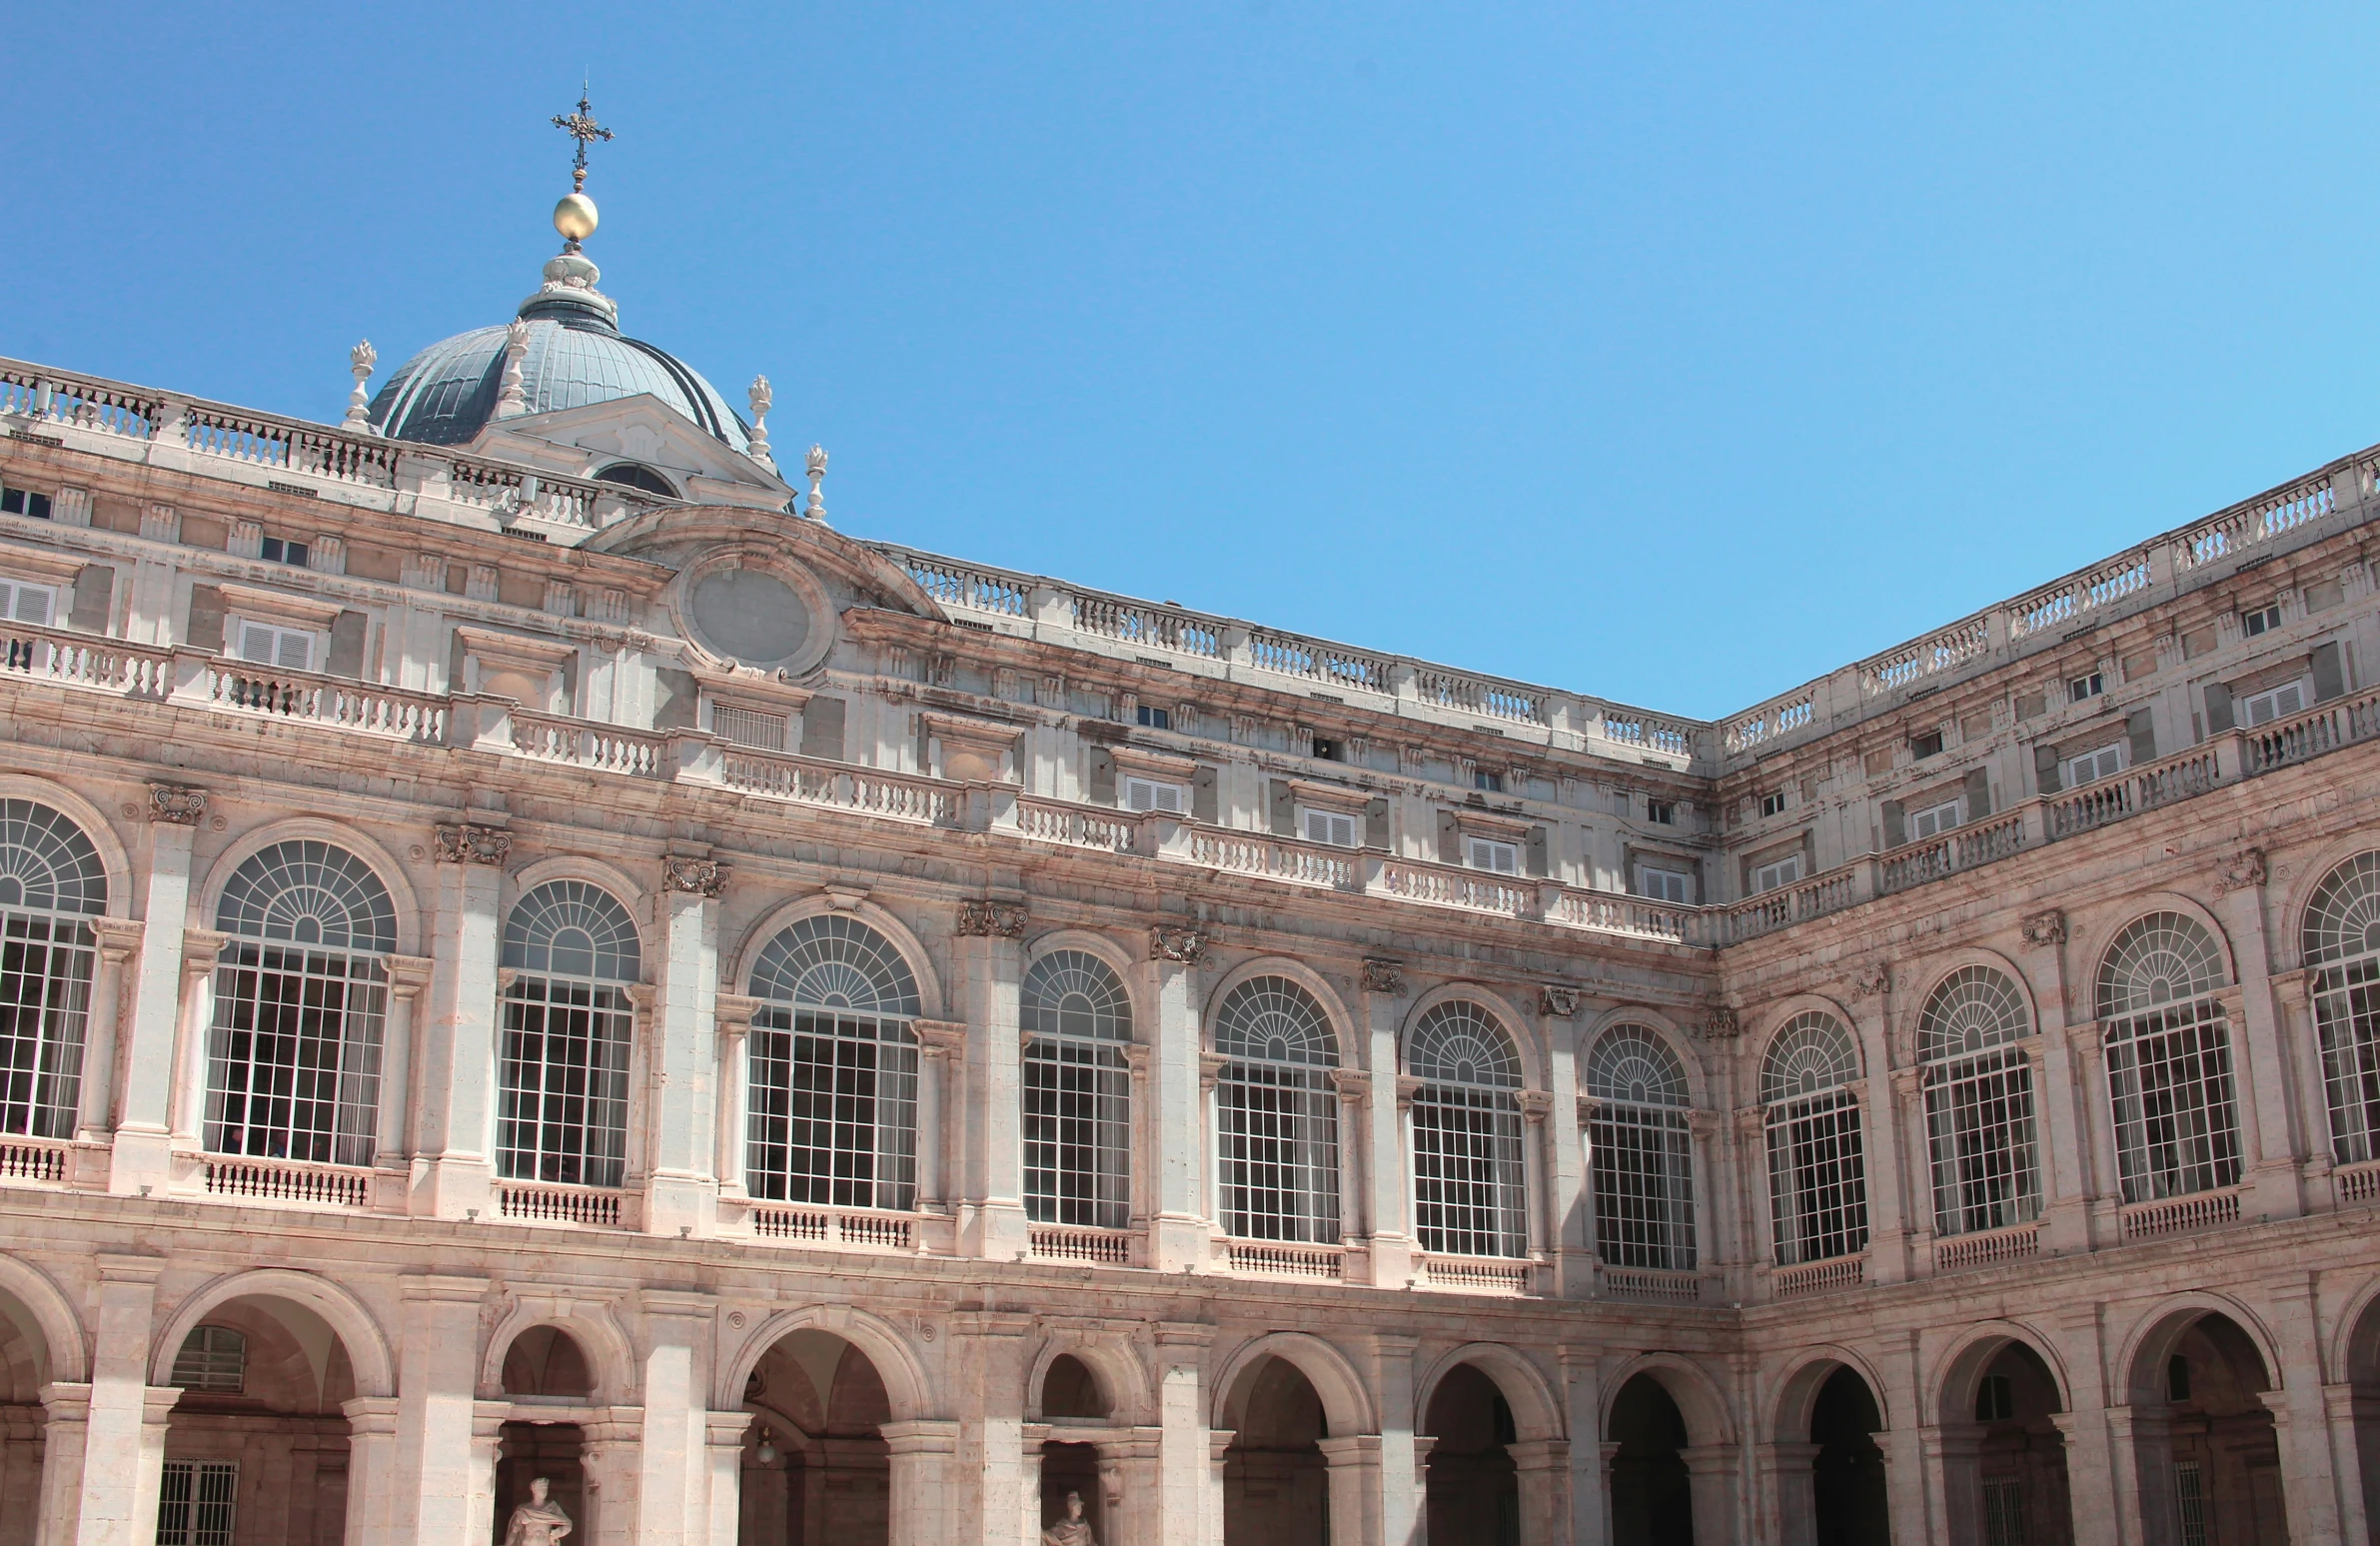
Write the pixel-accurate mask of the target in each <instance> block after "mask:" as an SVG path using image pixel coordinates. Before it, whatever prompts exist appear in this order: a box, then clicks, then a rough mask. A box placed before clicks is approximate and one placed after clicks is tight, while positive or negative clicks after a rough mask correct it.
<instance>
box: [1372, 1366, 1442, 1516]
mask: <svg viewBox="0 0 2380 1546" xmlns="http://www.w3.org/2000/svg"><path fill="white" fill-rule="evenodd" d="M1417 1345H1418V1344H1417V1343H1416V1341H1415V1339H1414V1338H1412V1337H1409V1336H1399V1335H1397V1334H1395V1333H1393V1332H1385V1331H1383V1332H1375V1333H1374V1334H1373V1335H1372V1338H1371V1347H1370V1352H1371V1355H1372V1388H1373V1389H1374V1390H1375V1391H1377V1392H1378V1393H1379V1399H1380V1471H1379V1478H1380V1513H1379V1518H1380V1539H1381V1540H1383V1541H1386V1542H1392V1543H1394V1542H1400V1541H1412V1542H1419V1541H1420V1540H1421V1539H1422V1537H1423V1535H1424V1534H1425V1533H1426V1532H1427V1530H1428V1528H1429V1523H1430V1521H1429V1513H1428V1510H1427V1509H1425V1508H1424V1507H1423V1502H1424V1498H1423V1480H1422V1477H1423V1465H1422V1457H1423V1456H1424V1455H1426V1454H1428V1453H1429V1447H1430V1443H1431V1441H1430V1440H1429V1439H1427V1438H1423V1437H1420V1436H1417V1435H1416V1434H1415V1433H1414V1431H1413V1415H1414V1414H1413V1353H1414V1348H1415V1347H1416V1346H1417Z"/></svg>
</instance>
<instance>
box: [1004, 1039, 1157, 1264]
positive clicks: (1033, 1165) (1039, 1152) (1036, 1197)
mask: <svg viewBox="0 0 2380 1546" xmlns="http://www.w3.org/2000/svg"><path fill="white" fill-rule="evenodd" d="M1131 1102H1132V1070H1131V1068H1130V1066H1129V1065H1128V1064H1126V1062H1125V1061H1124V1053H1123V1049H1122V1048H1121V1047H1116V1046H1102V1045H1098V1044H1096V1043H1094V1042H1090V1041H1084V1040H1079V1039H1074V1038H1070V1037H1065V1036H1035V1037H1034V1038H1033V1040H1032V1042H1031V1043H1030V1044H1029V1045H1027V1046H1026V1048H1025V1055H1024V1135H1023V1136H1024V1156H1025V1216H1026V1217H1027V1218H1029V1219H1031V1220H1032V1221H1033V1222H1034V1223H1036V1224H1079V1225H1086V1226H1088V1227H1091V1228H1094V1229H1122V1228H1124V1227H1125V1226H1126V1225H1128V1224H1130V1223H1131V1222H1132V1158H1131V1155H1132V1118H1131Z"/></svg>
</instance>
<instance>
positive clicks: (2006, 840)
mask: <svg viewBox="0 0 2380 1546" xmlns="http://www.w3.org/2000/svg"><path fill="white" fill-rule="evenodd" d="M2023 846H2024V814H2023V812H2022V811H2021V810H2012V811H2007V812H2004V813H2002V814H2000V815H1996V816H1987V817H1985V818H1984V819H1983V820H1980V821H1970V822H1969V823H1967V824H1966V825H1965V826H1960V827H1953V828H1952V829H1951V830H1949V831H1946V832H1943V833H1942V834H1941V835H1940V836H1938V837H1927V838H1922V839H1920V840H1918V841H1916V842H1912V843H1908V844H1905V845H1903V846H1901V847H1897V848H1894V849H1891V850H1890V851H1889V852H1886V853H1885V854H1883V855H1882V857H1881V860H1880V868H1879V870H1878V875H1877V882H1876V884H1877V889H1878V890H1880V891H1883V892H1885V893H1886V894H1889V893H1891V892H1893V891H1905V890H1907V889H1908V888H1909V887H1910V886H1912V885H1922V884H1924V883H1925V882H1926V881H1928V880H1939V879H1941V878H1942V877H1943V876H1944V875H1954V874H1957V873H1958V872H1959V871H1960V870H1964V869H1972V868H1974V867H1975V866H1976V865H1977V864H1988V863H1990V862H1991V861H1992V860H1993V859H1999V858H2006V857H2007V856H2008V855H2009V854H2011V853H2014V852H2015V851H2016V850H2017V849H2019V848H2021V847H2023Z"/></svg>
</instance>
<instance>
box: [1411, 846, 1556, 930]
mask: <svg viewBox="0 0 2380 1546" xmlns="http://www.w3.org/2000/svg"><path fill="white" fill-rule="evenodd" d="M1380 888H1381V889H1382V890H1383V891H1386V892H1387V893H1388V894H1389V895H1391V896H1401V897H1403V898H1404V899H1405V900H1407V901H1422V902H1429V903H1431V904H1433V905H1435V906H1440V907H1468V908H1470V909H1472V910H1473V911H1477V912H1496V913H1501V914H1503V915H1504V916H1506V917H1519V916H1521V915H1523V914H1524V913H1526V912H1529V911H1531V910H1532V909H1533V908H1534V907H1535V905H1536V902H1537V886H1536V885H1535V884H1534V883H1531V882H1527V881H1522V880H1516V879H1503V878H1499V877H1498V876H1497V875H1495V874H1494V873H1492V872H1490V871H1488V870H1484V869H1458V868H1456V867H1455V866H1453V865H1451V864H1430V863H1424V862H1423V861H1421V860H1420V859H1410V858H1390V859H1383V860H1382V861H1381V865H1380Z"/></svg>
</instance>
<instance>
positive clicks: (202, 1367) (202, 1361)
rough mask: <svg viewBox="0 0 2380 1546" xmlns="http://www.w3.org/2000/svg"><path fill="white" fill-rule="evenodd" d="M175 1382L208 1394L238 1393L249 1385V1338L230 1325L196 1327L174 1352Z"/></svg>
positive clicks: (233, 1394) (185, 1387)
mask: <svg viewBox="0 0 2380 1546" xmlns="http://www.w3.org/2000/svg"><path fill="white" fill-rule="evenodd" d="M172 1377H173V1382H174V1384H176V1385H178V1386H180V1387H181V1388H182V1389H184V1390H203V1391H205V1392H206V1393H207V1394H209V1395H222V1396H236V1395H239V1394H241V1393H242V1392H244V1391H246V1390H247V1388H248V1338H247V1336H246V1335H245V1334H244V1333H242V1332H239V1331H235V1330H233V1329H232V1328H231V1327H229V1326H193V1327H191V1328H190V1335H188V1336H186V1337H184V1338H183V1339H182V1346H181V1348H180V1349H179V1350H178V1351H177V1352H176V1353H175V1354H174V1372H173V1376H172Z"/></svg>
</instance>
